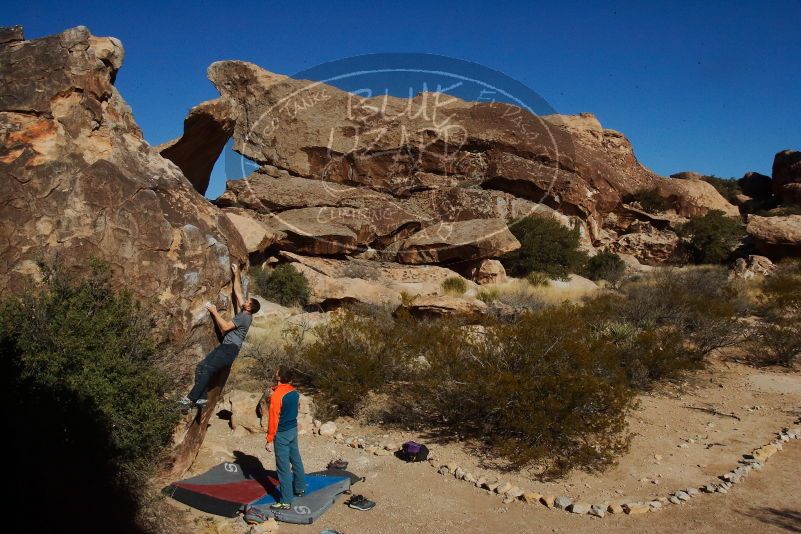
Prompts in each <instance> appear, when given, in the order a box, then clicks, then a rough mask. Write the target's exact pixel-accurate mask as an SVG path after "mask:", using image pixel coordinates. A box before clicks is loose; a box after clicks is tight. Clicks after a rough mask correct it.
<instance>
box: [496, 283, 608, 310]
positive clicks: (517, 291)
mask: <svg viewBox="0 0 801 534" xmlns="http://www.w3.org/2000/svg"><path fill="white" fill-rule="evenodd" d="M597 291H598V288H595V289H590V288H587V287H583V286H580V285H579V284H577V283H576V282H574V281H570V282H561V281H559V280H551V281H550V282H549V283H548V284H547V285H542V286H533V285H531V284H530V283H529V282H528V281H526V280H525V279H518V278H510V279H509V280H508V281H507V282H504V283H501V284H487V285H484V286H481V293H483V295H485V298H487V299H488V300H489V299H493V298H494V299H495V300H498V301H500V302H504V303H509V302H508V301H514V302H520V301H526V300H528V301H531V302H540V303H542V304H561V303H563V302H573V303H575V302H581V301H582V300H583V299H584V298H586V297H588V296H590V295H592V294H594V293H596V292H597Z"/></svg>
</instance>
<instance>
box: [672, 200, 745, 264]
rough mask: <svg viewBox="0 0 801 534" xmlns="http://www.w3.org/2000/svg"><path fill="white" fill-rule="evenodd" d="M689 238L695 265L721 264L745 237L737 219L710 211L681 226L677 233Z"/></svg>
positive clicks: (740, 223)
mask: <svg viewBox="0 0 801 534" xmlns="http://www.w3.org/2000/svg"><path fill="white" fill-rule="evenodd" d="M678 234H679V235H680V236H682V237H688V238H689V240H690V241H689V248H690V253H691V254H692V257H693V259H694V260H695V262H696V263H722V262H723V261H725V260H726V259H728V258H729V256H730V255H731V253H732V251H733V250H734V249H735V248H736V247H737V245H739V244H740V241H741V240H742V238H743V237H744V236H745V229H744V227H743V224H742V222H741V221H740V220H739V219H736V218H732V217H727V216H726V214H725V213H723V212H722V211H720V210H710V211H709V212H708V213H706V214H705V215H703V216H697V217H693V218H691V219H690V221H689V222H687V223H685V224H683V225H682V226H681V227H680V228H679V231H678Z"/></svg>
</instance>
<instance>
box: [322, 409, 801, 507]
mask: <svg viewBox="0 0 801 534" xmlns="http://www.w3.org/2000/svg"><path fill="white" fill-rule="evenodd" d="M795 424H797V425H799V424H801V418H800V419H798V420H796V421H795ZM314 426H315V433H317V434H320V435H323V436H328V437H333V439H334V440H336V441H338V442H344V443H345V444H347V445H349V446H350V447H352V448H354V449H361V450H363V451H364V452H365V453H368V454H373V455H375V456H391V455H393V453H394V451H397V450H398V449H399V448H400V446H399V445H398V444H395V443H381V444H371V443H368V441H367V440H366V439H365V438H359V437H354V438H345V437H344V436H343V435H342V434H341V433H339V432H336V426H335V424H334V423H333V422H328V423H325V424H324V425H323V424H321V423H320V422H319V421H315V422H314ZM791 440H801V426H798V427H794V428H784V429H783V430H782V431H780V432H777V433H776V438H775V439H773V440H771V442H770V443H767V444H765V445H762V446H761V447H757V448H756V449H754V450H753V451H751V452H750V453H746V454H743V456H742V459H740V461H739V465H738V466H737V467H735V468H734V469H732V470H731V471H728V472H726V473H724V474H722V475H720V476H719V477H717V479H715V480H714V481H710V482H709V483H708V484H705V485H703V486H700V487H690V488H686V489H681V490H678V491H675V492H673V493H671V494H669V495H667V496H662V497H658V498H656V499H653V500H648V501H633V500H632V501H629V502H625V503H622V504H609V503H607V502H604V503H589V502H586V501H581V500H575V501H574V500H573V499H571V498H570V497H566V496H564V495H553V494H542V493H539V492H536V491H529V490H525V489H522V488H520V487H518V486H515V485H512V484H511V483H509V482H505V481H503V480H501V479H498V478H495V477H493V478H487V477H484V476H475V475H474V474H473V473H471V472H469V471H467V470H465V469H464V468H462V467H461V466H459V465H457V464H456V463H450V464H441V465H438V462H437V459H436V456H434V455H433V453H432V455H431V456H430V457H429V458H428V463H429V464H430V465H431V466H433V467H436V468H437V472H438V473H440V474H442V475H446V476H453V477H454V478H456V479H457V480H461V481H464V482H467V483H469V484H472V485H474V486H475V487H477V488H480V489H483V490H485V491H488V492H489V493H491V494H495V495H498V496H499V497H501V498H503V502H504V504H509V503H512V502H515V501H522V502H525V503H529V504H539V505H542V506H545V507H547V508H551V509H556V510H563V511H565V512H569V513H573V514H588V515H591V516H595V517H605V516H606V514H626V515H638V514H645V513H648V512H656V511H659V510H662V509H664V508H666V507H668V506H670V505H681V504H683V503H686V502H687V501H689V500H691V499H692V498H693V497H694V496H696V495H700V494H701V493H721V494H725V493H728V492H729V490H731V488H732V487H733V486H734V485H735V484H739V483H740V482H742V481H743V480H744V479H745V478H746V477H747V476H748V474H749V473H750V472H751V471H753V470H760V469H762V468H763V467H764V465H765V462H767V461H768V459H769V458H770V457H772V456H773V455H774V454H776V453H778V452H780V451H781V450H783V445H784V443H787V442H789V441H791Z"/></svg>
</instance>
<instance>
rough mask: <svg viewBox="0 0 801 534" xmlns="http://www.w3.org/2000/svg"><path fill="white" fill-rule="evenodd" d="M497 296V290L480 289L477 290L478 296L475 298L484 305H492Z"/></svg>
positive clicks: (492, 288)
mask: <svg viewBox="0 0 801 534" xmlns="http://www.w3.org/2000/svg"><path fill="white" fill-rule="evenodd" d="M498 294H499V292H498V289H497V288H494V287H491V288H487V287H482V288H481V289H479V290H478V295H476V298H477V299H478V300H480V301H481V302H483V303H484V304H492V303H493V302H495V301H496V300H498Z"/></svg>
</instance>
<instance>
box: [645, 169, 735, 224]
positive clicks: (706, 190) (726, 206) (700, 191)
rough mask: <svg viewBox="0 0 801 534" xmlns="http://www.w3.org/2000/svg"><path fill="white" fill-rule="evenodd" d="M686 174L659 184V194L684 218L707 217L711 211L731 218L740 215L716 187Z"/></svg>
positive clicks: (692, 174)
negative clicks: (720, 212) (716, 211)
mask: <svg viewBox="0 0 801 534" xmlns="http://www.w3.org/2000/svg"><path fill="white" fill-rule="evenodd" d="M684 174H686V173H679V174H678V176H682V177H681V178H674V179H672V180H662V181H660V182H658V185H657V190H658V191H659V194H660V195H661V196H662V197H663V198H666V199H668V200H669V201H670V202H671V203H673V206H674V207H675V209H676V213H678V214H679V215H681V216H682V217H694V216H696V215H705V214H706V213H707V212H709V211H710V210H719V211H722V212H723V213H725V214H726V215H728V216H730V217H736V216H738V215H739V214H740V210H739V209H737V206H735V205H734V204H732V203H730V202H729V201H728V200H726V199H725V198H723V196H721V194H720V193H718V190H717V189H715V188H714V186H713V185H712V184H710V183H708V182H706V181H704V180H702V179H700V178H696V177H695V176H694V175H695V174H697V173H689V174H690V176H687V177H684V176H683V175H684ZM674 176H677V175H674Z"/></svg>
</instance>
